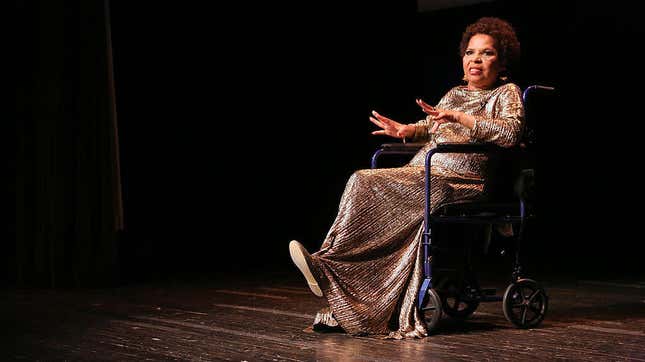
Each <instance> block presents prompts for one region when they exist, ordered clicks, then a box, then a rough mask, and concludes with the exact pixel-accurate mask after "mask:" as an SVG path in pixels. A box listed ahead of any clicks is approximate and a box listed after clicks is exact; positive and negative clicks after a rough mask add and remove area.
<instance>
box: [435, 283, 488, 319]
mask: <svg viewBox="0 0 645 362" xmlns="http://www.w3.org/2000/svg"><path fill="white" fill-rule="evenodd" d="M477 290H479V288H478V285H477V282H476V281H474V280H473V281H468V280H465V279H464V280H461V281H457V280H455V279H453V278H445V279H442V280H441V281H440V282H439V285H438V286H437V291H438V293H439V296H440V297H441V306H442V310H443V312H444V313H446V315H448V316H449V317H451V318H454V319H458V320H464V319H466V318H468V317H470V316H471V315H472V314H473V313H475V310H477V307H478V306H479V300H478V299H477V295H476V293H477Z"/></svg>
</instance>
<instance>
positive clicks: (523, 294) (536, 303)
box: [503, 279, 549, 328]
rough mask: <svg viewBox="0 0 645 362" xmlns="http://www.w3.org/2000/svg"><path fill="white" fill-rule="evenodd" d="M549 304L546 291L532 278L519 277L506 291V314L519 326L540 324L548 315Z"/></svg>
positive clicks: (504, 304)
mask: <svg viewBox="0 0 645 362" xmlns="http://www.w3.org/2000/svg"><path fill="white" fill-rule="evenodd" d="M548 305H549V299H548V296H547V295H546V292H545V291H544V289H542V287H540V286H539V285H538V283H537V282H536V281H535V280H532V279H519V280H518V281H516V282H514V283H512V284H511V285H509V286H508V288H506V292H504V299H503V309H504V316H505V317H506V319H507V320H508V321H509V322H511V323H513V325H515V326H516V327H518V328H532V327H536V326H537V325H539V324H540V323H541V322H542V320H543V319H544V317H545V315H546V312H547V308H548Z"/></svg>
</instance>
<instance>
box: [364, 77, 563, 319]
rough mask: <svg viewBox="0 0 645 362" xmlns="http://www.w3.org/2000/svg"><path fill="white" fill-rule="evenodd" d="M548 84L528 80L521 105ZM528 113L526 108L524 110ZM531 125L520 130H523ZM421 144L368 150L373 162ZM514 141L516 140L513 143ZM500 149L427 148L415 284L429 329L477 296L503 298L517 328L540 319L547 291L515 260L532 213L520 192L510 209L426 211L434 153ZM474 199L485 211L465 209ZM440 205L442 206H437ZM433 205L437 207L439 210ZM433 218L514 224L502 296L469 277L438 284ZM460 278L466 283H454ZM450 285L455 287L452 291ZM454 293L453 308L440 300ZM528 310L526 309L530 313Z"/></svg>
mask: <svg viewBox="0 0 645 362" xmlns="http://www.w3.org/2000/svg"><path fill="white" fill-rule="evenodd" d="M553 90H554V88H553V87H547V86H541V85H531V86H529V87H527V88H526V89H525V90H524V91H523V92H522V101H523V103H524V105H525V107H526V105H527V99H528V97H529V95H530V94H531V93H533V92H536V91H553ZM527 117H528V112H527ZM529 132H530V130H525V134H527V133H529ZM423 145H424V144H419V143H416V144H415V143H413V144H404V143H389V144H383V145H381V148H379V149H378V150H376V151H375V152H374V154H373V156H372V160H371V167H372V168H376V167H377V163H378V159H379V157H380V156H382V155H386V154H393V155H410V154H414V153H416V152H418V150H419V149H420V148H421V147H422V146H423ZM516 147H518V146H516ZM501 150H503V149H502V148H501V147H499V146H496V145H493V144H485V143H442V144H438V145H437V147H435V148H433V149H431V150H430V151H428V153H427V154H426V158H425V169H426V175H425V181H426V183H425V200H426V201H425V214H424V232H423V240H422V246H423V254H424V262H423V274H424V280H423V283H422V284H421V287H420V288H419V292H418V297H417V298H418V300H417V306H418V308H419V310H420V311H421V312H422V313H423V314H424V317H425V320H426V324H427V326H428V331H429V332H430V331H433V330H434V329H436V327H437V324H438V322H439V320H440V319H441V315H442V313H443V312H445V313H446V314H448V315H449V316H450V317H453V318H457V319H465V318H466V317H468V316H470V314H472V313H474V311H475V309H476V308H477V306H478V305H479V303H480V302H492V301H503V311H504V315H505V317H506V319H507V320H508V321H509V322H511V323H512V324H513V325H515V326H516V327H518V328H531V327H536V326H538V325H539V324H540V323H541V322H542V320H543V319H544V317H545V315H546V312H547V309H548V296H547V294H546V291H545V290H544V289H543V288H542V287H541V286H540V285H539V284H538V283H537V282H536V281H534V280H532V279H527V278H523V277H522V266H521V263H520V248H519V246H520V243H521V240H522V237H523V234H524V228H525V225H526V222H527V220H529V219H531V218H533V217H534V215H533V214H532V213H530V212H528V210H527V205H526V201H525V200H524V198H522V197H521V196H518V200H517V201H514V202H513V203H512V205H508V204H507V205H506V206H507V207H506V208H505V209H507V208H508V206H511V207H513V208H516V212H515V213H512V214H511V213H499V212H496V211H495V208H494V207H488V208H487V207H486V204H482V203H479V202H467V203H463V204H457V205H450V207H451V208H456V209H457V210H460V209H461V210H462V211H461V212H458V215H442V214H441V213H440V212H435V213H434V214H431V213H430V195H431V190H432V185H431V168H430V165H431V160H432V157H433V156H434V155H436V154H438V153H488V154H492V153H495V152H499V151H501ZM475 204H479V205H481V206H482V207H481V208H479V211H481V210H482V209H483V210H486V211H488V212H484V213H482V212H479V213H469V212H468V211H467V210H468V207H469V206H472V205H475ZM440 210H441V209H440ZM440 210H438V211H440ZM438 223H462V224H480V225H499V224H509V223H510V224H513V225H515V224H519V231H518V233H517V235H516V236H515V238H514V239H515V248H514V250H515V256H514V261H513V272H512V279H511V284H510V285H509V286H508V287H507V289H506V291H505V293H504V295H503V297H502V296H498V295H494V291H493V293H492V294H491V291H490V290H484V289H481V288H480V287H479V285H477V283H474V284H475V285H474V286H472V285H470V284H472V283H469V282H468V281H467V282H466V283H454V285H450V282H448V283H447V284H448V285H449V286H451V287H452V288H450V291H448V290H445V289H443V290H442V289H439V290H437V287H436V286H435V285H434V284H433V279H432V277H433V275H432V232H433V226H434V225H435V224H438ZM461 284H465V286H462V287H459V286H460V285H461ZM455 289H458V290H456V291H455ZM449 297H454V298H455V301H456V303H457V306H456V308H453V307H448V306H443V305H442V304H443V303H442V300H444V301H446V300H447V298H449ZM462 302H463V303H465V305H466V306H465V308H464V309H463V310H459V305H460V303H462ZM529 313H530V314H531V315H529Z"/></svg>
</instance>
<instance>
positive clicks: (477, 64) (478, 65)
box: [463, 34, 503, 89]
mask: <svg viewBox="0 0 645 362" xmlns="http://www.w3.org/2000/svg"><path fill="white" fill-rule="evenodd" d="M463 66H464V74H465V75H466V81H467V82H468V89H488V88H491V87H492V86H493V85H494V84H495V83H496V82H497V76H498V75H499V72H500V71H501V70H503V67H502V64H501V61H500V59H499V58H498V52H497V49H496V48H495V39H493V37H492V36H490V35H486V34H475V35H473V36H472V37H471V38H470V40H469V41H468V47H467V48H466V51H465V53H464V57H463Z"/></svg>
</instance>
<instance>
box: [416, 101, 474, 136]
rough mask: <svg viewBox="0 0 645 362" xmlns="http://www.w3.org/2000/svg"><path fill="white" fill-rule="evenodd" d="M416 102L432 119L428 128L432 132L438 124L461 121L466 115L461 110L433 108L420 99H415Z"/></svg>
mask: <svg viewBox="0 0 645 362" xmlns="http://www.w3.org/2000/svg"><path fill="white" fill-rule="evenodd" d="M417 104H418V105H419V107H421V109H422V110H423V112H425V113H426V114H428V115H430V116H431V118H432V120H433V121H434V124H433V125H432V128H430V133H434V132H435V131H436V130H437V128H439V125H441V124H443V123H449V122H457V123H462V120H463V119H464V116H466V114H465V113H463V112H459V111H452V110H449V109H438V108H435V107H433V106H431V105H429V104H428V103H426V102H424V101H423V100H421V99H417Z"/></svg>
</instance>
